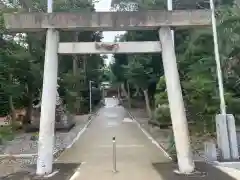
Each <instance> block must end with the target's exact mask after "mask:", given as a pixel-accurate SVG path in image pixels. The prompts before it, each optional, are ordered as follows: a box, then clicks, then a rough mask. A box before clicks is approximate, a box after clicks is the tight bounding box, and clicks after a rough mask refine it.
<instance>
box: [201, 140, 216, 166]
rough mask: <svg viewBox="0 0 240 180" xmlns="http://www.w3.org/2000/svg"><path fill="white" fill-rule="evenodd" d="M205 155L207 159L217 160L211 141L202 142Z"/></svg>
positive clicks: (213, 144) (214, 145)
mask: <svg viewBox="0 0 240 180" xmlns="http://www.w3.org/2000/svg"><path fill="white" fill-rule="evenodd" d="M204 151H205V156H206V157H207V159H208V160H209V161H217V148H216V144H215V143H214V142H212V141H208V142H205V143H204Z"/></svg>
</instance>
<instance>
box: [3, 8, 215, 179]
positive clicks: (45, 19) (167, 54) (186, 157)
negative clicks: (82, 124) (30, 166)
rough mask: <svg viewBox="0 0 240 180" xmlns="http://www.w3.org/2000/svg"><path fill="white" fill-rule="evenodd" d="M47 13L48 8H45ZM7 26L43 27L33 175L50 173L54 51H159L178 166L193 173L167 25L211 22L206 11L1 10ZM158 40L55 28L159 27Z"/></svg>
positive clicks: (25, 29) (18, 29)
mask: <svg viewBox="0 0 240 180" xmlns="http://www.w3.org/2000/svg"><path fill="white" fill-rule="evenodd" d="M49 12H51V11H49ZM4 20H5V26H6V28H7V29H8V30H9V31H14V32H38V31H46V30H47V29H48V31H47V40H46V52H45V65H44V80H43V94H42V111H41V121H40V133H39V148H38V162H37V174H38V175H44V174H49V173H51V172H52V162H53V145H54V119H55V114H54V113H55V98H56V84H57V67H58V53H60V54H86V53H88V54H102V53H108V54H111V53H146V52H151V53H159V52H160V51H162V59H163V65H164V72H165V77H166V85H167V92H168V100H169V106H170V112H171V119H172V124H173V131H174V137H175V142H176V149H177V155H178V165H179V171H180V172H181V173H191V172H193V171H194V169H195V166H194V162H193V159H192V153H191V148H190V142H189V133H188V125H187V120H186V114H185V108H184V103H183V98H182V91H181V86H180V82H179V74H178V69H177V63H176V55H175V49H174V45H173V39H172V34H171V29H170V27H179V26H210V25H211V11H210V10H173V11H145V12H89V13H81V12H80V13H20V14H5V15H4ZM158 29H159V38H160V42H157V41H156V42H152V41H149V42H118V43H116V44H113V43H95V42H84V43H81V42H80V43H76V42H75V43H71V42H67V43H59V34H58V31H78V30H81V31H87V30H91V31H120V30H124V31H128V30H158Z"/></svg>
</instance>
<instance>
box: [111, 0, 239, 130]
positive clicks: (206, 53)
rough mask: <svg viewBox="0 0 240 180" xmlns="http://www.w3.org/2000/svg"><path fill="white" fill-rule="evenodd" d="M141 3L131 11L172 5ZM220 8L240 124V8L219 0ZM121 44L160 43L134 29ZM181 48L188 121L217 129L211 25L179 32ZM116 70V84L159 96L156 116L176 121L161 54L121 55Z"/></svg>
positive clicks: (230, 98)
mask: <svg viewBox="0 0 240 180" xmlns="http://www.w3.org/2000/svg"><path fill="white" fill-rule="evenodd" d="M114 2H115V4H114V7H115V9H117V10H119V11H124V10H129V8H130V6H129V4H128V1H121V2H118V1H114ZM136 2H137V4H133V3H132V4H131V8H130V9H131V10H137V9H166V2H167V1H163V0H157V1H154V2H153V1H145V2H141V3H140V2H139V1H136ZM178 2H180V1H176V2H174V8H175V9H196V8H197V9H200V8H201V9H202V8H209V3H208V2H206V1H203V0H194V1H184V2H182V1H181V2H180V4H178ZM133 5H134V6H133ZM216 7H217V12H216V17H217V21H218V22H217V30H218V37H219V38H218V39H219V48H220V57H221V63H222V70H223V77H224V88H225V98H226V103H227V112H228V113H233V114H234V115H235V117H236V119H237V121H238V114H239V108H238V107H239V105H240V99H239V93H240V91H239V90H240V89H239V73H240V71H239V57H240V56H239V38H240V31H239V28H240V24H239V22H240V21H239V20H240V9H239V7H236V6H234V5H233V1H232V0H225V1H216ZM119 40H120V41H133V40H134V41H144V40H155V41H156V40H159V39H158V36H157V32H156V31H141V32H140V31H131V32H127V33H126V34H124V35H123V37H121V38H120V39H119ZM175 48H176V55H177V61H178V69H179V74H180V80H181V85H182V89H183V98H184V102H185V108H186V111H187V116H188V120H189V121H195V122H196V123H198V124H199V125H201V126H200V127H201V128H200V129H201V130H205V131H206V130H208V131H213V130H214V127H215V125H214V118H215V114H216V113H219V109H220V108H219V93H218V84H217V76H216V63H215V58H214V46H213V36H212V29H211V27H209V28H207V27H204V28H200V29H199V28H198V29H193V28H191V29H183V28H181V29H175ZM111 67H112V71H113V73H114V76H115V77H116V78H115V79H114V80H115V81H117V82H120V83H126V82H127V81H128V82H129V83H130V85H131V90H132V91H138V88H140V89H142V90H143V91H144V89H145V90H148V94H149V95H150V96H151V95H152V94H154V96H155V98H154V100H155V102H154V103H153V102H152V103H150V104H151V109H152V110H153V111H154V112H153V113H152V114H153V118H154V119H156V120H158V121H160V122H170V114H169V108H168V99H167V92H166V85H165V78H164V72H163V68H162V62H161V56H160V55H153V54H146V55H129V56H126V55H115V62H114V63H113V64H112V65H111ZM122 72H124V73H122ZM125 87H126V86H125ZM136 87H138V88H136ZM132 94H134V93H132ZM145 97H146V96H145ZM150 99H151V98H150ZM145 100H146V98H145ZM150 101H151V100H150ZM146 105H147V103H146ZM147 109H148V108H147ZM148 111H149V110H148ZM152 114H151V117H152Z"/></svg>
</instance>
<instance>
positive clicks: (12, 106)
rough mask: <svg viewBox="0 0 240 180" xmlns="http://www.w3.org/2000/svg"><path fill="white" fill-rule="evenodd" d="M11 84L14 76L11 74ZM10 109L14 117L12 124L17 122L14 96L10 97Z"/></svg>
mask: <svg viewBox="0 0 240 180" xmlns="http://www.w3.org/2000/svg"><path fill="white" fill-rule="evenodd" d="M9 82H10V83H12V74H11V73H9ZM9 108H10V114H11V117H12V122H15V121H16V110H15V107H14V104H13V98H12V95H9Z"/></svg>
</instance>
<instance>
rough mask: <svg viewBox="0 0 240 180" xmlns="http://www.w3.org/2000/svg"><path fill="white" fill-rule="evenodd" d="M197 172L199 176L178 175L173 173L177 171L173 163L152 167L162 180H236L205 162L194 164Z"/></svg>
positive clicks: (157, 164) (156, 164) (158, 164)
mask: <svg viewBox="0 0 240 180" xmlns="http://www.w3.org/2000/svg"><path fill="white" fill-rule="evenodd" d="M195 166H196V169H197V171H199V172H202V173H201V175H197V174H195V175H194V174H193V175H178V174H176V173H174V172H173V171H174V170H176V169H178V167H177V164H174V163H155V164H153V167H154V168H155V169H156V171H157V172H158V173H159V174H160V176H161V177H162V179H163V180H236V179H235V178H233V177H231V176H229V175H228V174H226V173H224V172H222V171H221V170H219V169H218V168H216V167H214V166H212V165H210V164H207V163H205V162H195Z"/></svg>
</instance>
